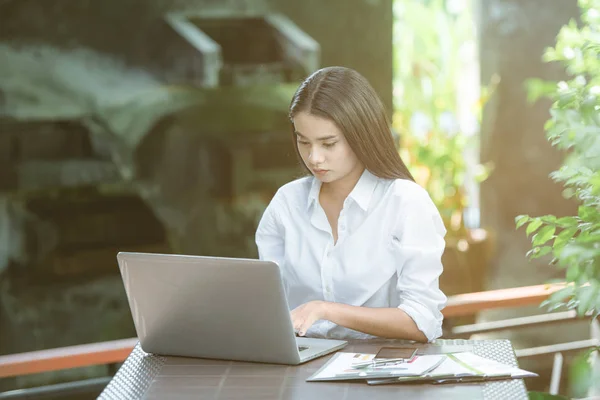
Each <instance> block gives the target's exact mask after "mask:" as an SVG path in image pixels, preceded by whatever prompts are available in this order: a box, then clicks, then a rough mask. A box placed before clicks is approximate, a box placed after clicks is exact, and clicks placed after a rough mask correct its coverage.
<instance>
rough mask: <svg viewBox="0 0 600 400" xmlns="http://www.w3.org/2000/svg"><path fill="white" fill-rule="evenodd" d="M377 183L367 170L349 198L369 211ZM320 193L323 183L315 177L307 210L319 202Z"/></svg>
mask: <svg viewBox="0 0 600 400" xmlns="http://www.w3.org/2000/svg"><path fill="white" fill-rule="evenodd" d="M377 182H378V178H377V177H376V176H375V175H373V174H372V173H370V172H369V171H368V170H367V169H366V168H365V170H364V171H363V173H362V175H361V176H360V178H359V179H358V182H357V183H356V185H355V186H354V189H352V191H351V192H350V194H349V195H348V197H349V198H351V199H352V200H354V202H356V204H358V206H359V207H360V208H362V209H363V211H367V210H368V209H369V203H370V202H371V197H372V196H373V191H374V190H375V186H376V185H377ZM320 191H321V181H320V180H318V179H317V178H315V177H313V178H312V184H311V187H310V191H309V192H308V201H307V203H306V209H307V210H308V209H309V208H310V207H311V206H312V205H313V204H314V203H315V202H316V201H318V200H319V192H320Z"/></svg>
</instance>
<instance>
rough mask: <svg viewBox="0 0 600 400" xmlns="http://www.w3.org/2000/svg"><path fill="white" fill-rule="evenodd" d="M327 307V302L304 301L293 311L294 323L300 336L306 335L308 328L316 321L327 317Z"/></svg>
mask: <svg viewBox="0 0 600 400" xmlns="http://www.w3.org/2000/svg"><path fill="white" fill-rule="evenodd" d="M326 307H327V302H325V301H321V300H315V301H309V302H308V303H304V304H302V305H301V306H298V307H296V308H294V309H293V310H292V311H291V313H290V315H291V316H292V324H293V325H294V330H295V331H296V332H298V335H299V336H304V335H305V334H306V331H307V330H308V328H310V327H311V326H312V325H313V324H314V323H315V322H316V321H318V320H320V319H324V318H325V310H326Z"/></svg>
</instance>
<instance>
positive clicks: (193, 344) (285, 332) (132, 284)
mask: <svg viewBox="0 0 600 400" xmlns="http://www.w3.org/2000/svg"><path fill="white" fill-rule="evenodd" d="M117 260H118V263H119V268H120V271H121V276H122V278H123V283H124V286H125V291H126V293H127V298H128V301H129V306H130V308H131V314H132V317H133V320H134V324H135V328H136V331H137V334H138V338H139V339H140V345H141V347H142V349H143V350H144V351H146V352H149V353H154V354H162V355H171V356H188V357H202V358H216V359H229V360H241V361H259V362H270V363H281V364H298V363H299V362H300V356H299V353H298V348H297V345H296V338H295V334H294V329H293V326H292V322H291V318H290V314H289V308H288V304H287V299H286V297H285V292H284V288H283V284H282V281H281V275H280V270H279V267H278V266H277V264H275V263H273V262H268V261H259V260H251V259H233V258H219V257H203V256H187V255H169V254H148V253H129V252H120V253H119V254H118V255H117Z"/></svg>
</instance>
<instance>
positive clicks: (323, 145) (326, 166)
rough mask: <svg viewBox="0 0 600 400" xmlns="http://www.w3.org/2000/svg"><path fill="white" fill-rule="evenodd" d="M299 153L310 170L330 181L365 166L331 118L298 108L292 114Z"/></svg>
mask: <svg viewBox="0 0 600 400" xmlns="http://www.w3.org/2000/svg"><path fill="white" fill-rule="evenodd" d="M293 121H294V130H295V134H296V141H297V146H298V150H299V153H300V156H301V157H302V160H303V161H304V164H306V166H307V167H308V169H309V170H310V171H311V172H312V174H313V175H314V176H315V177H316V178H317V179H319V180H320V181H321V182H323V183H332V182H335V181H338V180H340V179H343V178H345V177H348V176H354V175H358V176H360V174H361V173H362V171H363V169H364V167H363V165H362V163H361V162H360V161H359V160H358V158H357V157H356V154H354V152H353V151H352V149H351V148H350V145H348V142H347V141H346V138H345V137H344V134H343V133H342V132H341V131H340V130H339V129H338V127H337V126H336V125H335V124H334V123H333V121H331V120H329V119H325V118H321V117H316V116H314V115H311V114H309V113H307V112H299V113H298V114H297V115H296V116H294V118H293Z"/></svg>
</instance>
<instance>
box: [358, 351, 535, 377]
mask: <svg viewBox="0 0 600 400" xmlns="http://www.w3.org/2000/svg"><path fill="white" fill-rule="evenodd" d="M534 376H538V375H537V374H535V373H533V372H529V371H525V370H523V369H520V368H517V367H512V366H510V365H506V364H502V363H499V362H497V361H494V360H490V359H487V358H484V357H480V356H478V355H476V354H474V353H471V352H463V353H453V354H447V357H446V359H444V361H443V362H442V363H441V364H440V365H439V366H437V367H436V368H435V369H433V370H432V371H430V372H428V373H426V374H423V375H421V376H412V377H406V376H405V377H394V378H387V379H373V378H369V379H368V380H367V383H368V384H369V385H383V384H389V383H403V382H414V381H430V382H433V383H446V382H477V381H489V380H495V379H517V378H527V377H534Z"/></svg>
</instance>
